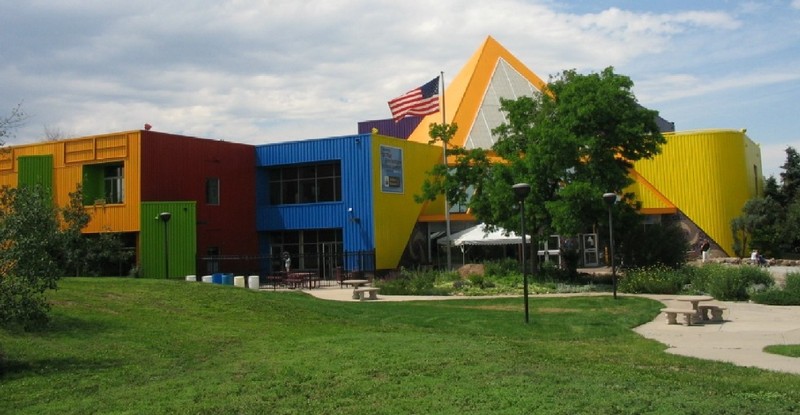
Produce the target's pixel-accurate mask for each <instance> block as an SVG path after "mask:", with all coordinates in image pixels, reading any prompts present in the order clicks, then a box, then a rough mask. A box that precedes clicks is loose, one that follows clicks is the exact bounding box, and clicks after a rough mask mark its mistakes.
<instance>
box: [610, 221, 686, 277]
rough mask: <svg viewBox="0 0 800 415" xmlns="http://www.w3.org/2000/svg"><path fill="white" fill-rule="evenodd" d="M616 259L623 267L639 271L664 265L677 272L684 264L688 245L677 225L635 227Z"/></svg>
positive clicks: (629, 231) (625, 237)
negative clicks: (675, 269) (619, 257)
mask: <svg viewBox="0 0 800 415" xmlns="http://www.w3.org/2000/svg"><path fill="white" fill-rule="evenodd" d="M621 248H622V249H621V250H620V251H621V252H619V255H621V256H622V259H623V260H622V262H623V263H624V264H625V267H632V268H637V267H638V268H642V267H650V266H655V265H666V266H668V267H670V268H680V267H682V266H683V265H684V264H685V263H686V251H688V249H689V243H688V242H687V240H686V235H685V233H684V232H683V230H682V229H681V228H680V226H678V225H677V223H663V224H656V225H651V226H648V227H647V229H645V228H644V227H641V226H637V227H634V228H631V229H629V230H628V232H627V233H626V234H625V235H624V238H623V241H622V247H621Z"/></svg>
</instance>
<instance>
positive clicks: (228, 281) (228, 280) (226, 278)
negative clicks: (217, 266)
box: [222, 274, 233, 285]
mask: <svg viewBox="0 0 800 415" xmlns="http://www.w3.org/2000/svg"><path fill="white" fill-rule="evenodd" d="M222 285H233V274H222Z"/></svg>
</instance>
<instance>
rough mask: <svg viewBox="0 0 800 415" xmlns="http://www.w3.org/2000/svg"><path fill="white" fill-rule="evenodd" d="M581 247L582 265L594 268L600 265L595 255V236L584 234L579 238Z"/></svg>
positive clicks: (594, 234)
mask: <svg viewBox="0 0 800 415" xmlns="http://www.w3.org/2000/svg"><path fill="white" fill-rule="evenodd" d="M581 243H582V245H583V265H584V266H586V267H596V266H597V265H599V264H600V262H599V256H598V255H597V234H596V233H585V234H583V235H582V237H581Z"/></svg>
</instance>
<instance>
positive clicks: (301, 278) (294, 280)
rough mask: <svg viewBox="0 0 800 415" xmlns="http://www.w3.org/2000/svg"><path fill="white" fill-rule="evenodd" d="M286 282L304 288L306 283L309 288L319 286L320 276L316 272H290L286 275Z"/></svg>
mask: <svg viewBox="0 0 800 415" xmlns="http://www.w3.org/2000/svg"><path fill="white" fill-rule="evenodd" d="M286 284H287V285H289V286H291V287H294V288H302V287H303V285H305V284H307V285H308V288H317V287H318V286H319V277H317V274H316V273H314V272H290V273H289V274H287V275H286Z"/></svg>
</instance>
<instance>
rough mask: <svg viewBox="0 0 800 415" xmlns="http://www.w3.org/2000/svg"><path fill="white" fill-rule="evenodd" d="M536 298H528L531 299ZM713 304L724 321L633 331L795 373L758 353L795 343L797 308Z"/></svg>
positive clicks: (799, 361)
mask: <svg viewBox="0 0 800 415" xmlns="http://www.w3.org/2000/svg"><path fill="white" fill-rule="evenodd" d="M304 292H306V293H308V294H310V295H312V296H314V297H317V298H320V299H323V300H332V301H358V300H353V298H352V294H353V290H352V288H339V287H338V286H335V287H323V288H316V289H312V290H304ZM548 295H550V294H548ZM552 295H559V294H552ZM581 295H610V294H604V293H600V294H598V293H591V294H585V293H584V294H567V295H562V296H581ZM536 297H537V296H531V298H532V299H535V298H536ZM643 297H647V298H651V299H654V300H658V301H661V302H662V303H664V304H665V305H666V306H670V307H671V306H675V307H678V308H686V307H687V304H686V303H685V302H678V301H676V300H675V298H677V296H674V295H672V296H670V295H643ZM479 298H492V297H460V296H446V297H441V296H408V295H380V294H379V295H378V301H425V300H438V301H441V300H457V299H462V300H463V299H479ZM365 302H366V301H365ZM714 303H715V304H719V305H724V306H725V307H727V310H726V311H725V312H724V314H723V317H724V320H725V321H724V322H722V323H709V324H703V325H696V326H684V325H668V324H666V320H665V318H664V316H663V315H661V314H659V315H658V316H656V318H655V319H654V320H653V321H651V322H649V323H646V324H644V325H641V326H639V327H636V328H635V329H634V331H635V332H637V333H639V334H640V335H642V336H643V337H645V338H648V339H653V340H656V341H659V342H661V343H663V344H665V345H667V346H668V348H667V350H666V351H667V353H672V354H676V355H683V356H690V357H696V358H700V359H708V360H718V361H723V362H730V363H733V364H736V365H739V366H748V367H757V368H761V369H767V370H774V371H779V372H788V373H795V374H800V358H793V357H786V356H780V355H775V354H770V353H765V352H764V351H763V349H764V347H765V346H768V345H773V344H800V306H780V307H779V306H766V305H760V304H752V303H743V302H728V301H715V302H714Z"/></svg>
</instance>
